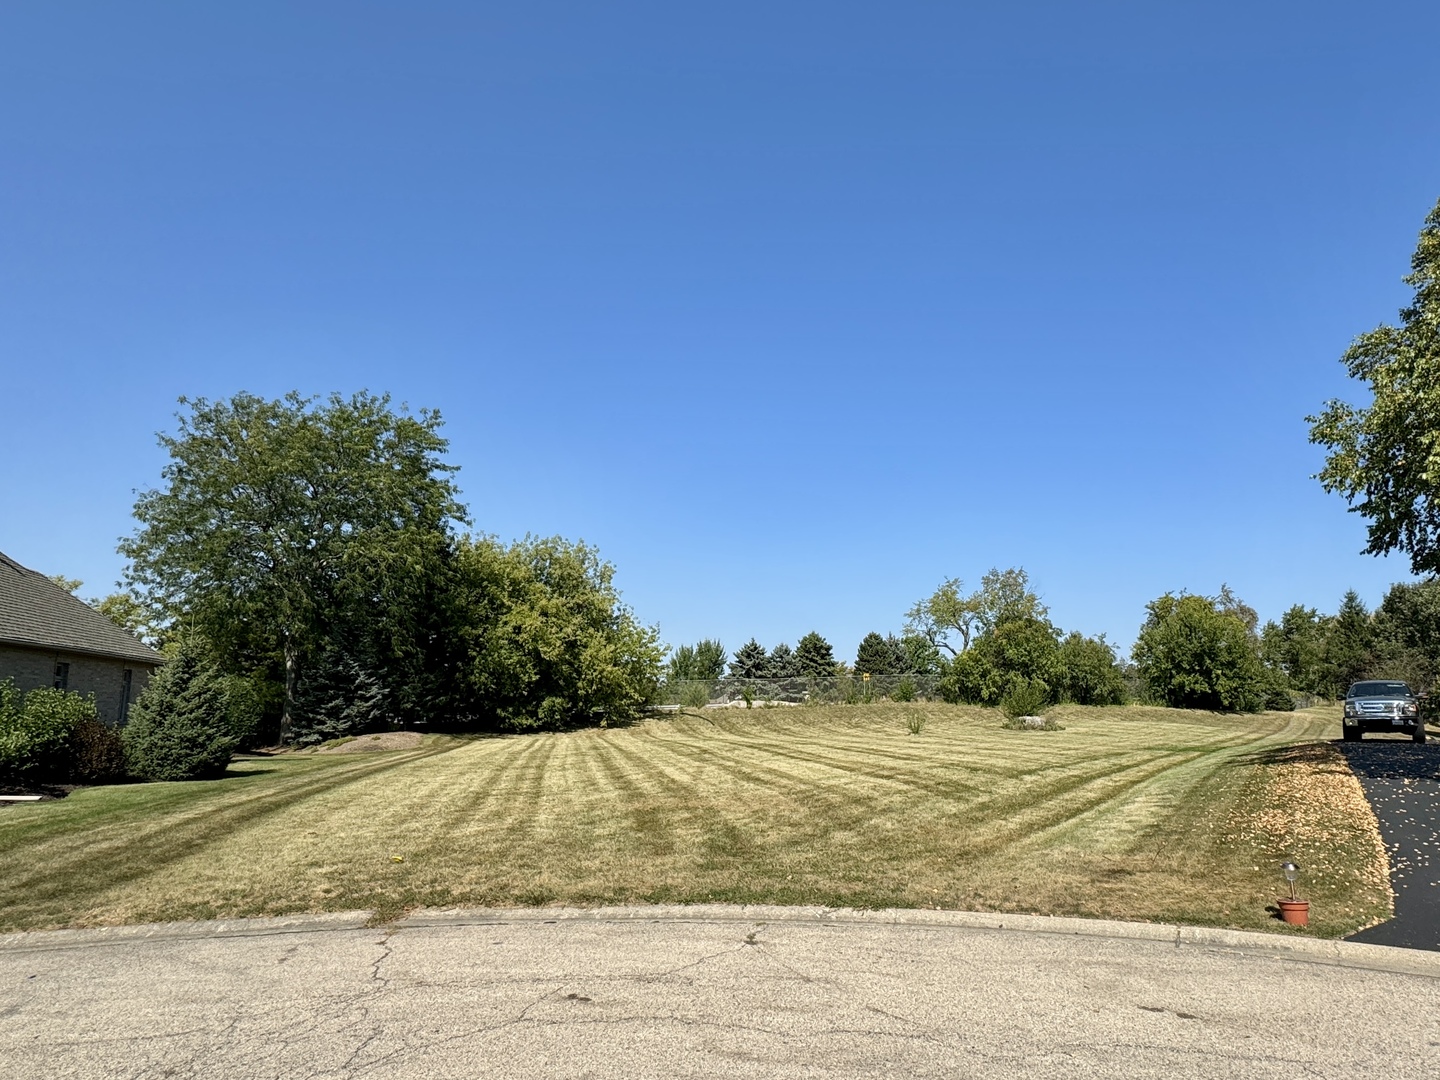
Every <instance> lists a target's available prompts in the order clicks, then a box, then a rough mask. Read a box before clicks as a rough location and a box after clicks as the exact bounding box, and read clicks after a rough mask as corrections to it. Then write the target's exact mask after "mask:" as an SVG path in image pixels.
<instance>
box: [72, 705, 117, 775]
mask: <svg viewBox="0 0 1440 1080" xmlns="http://www.w3.org/2000/svg"><path fill="white" fill-rule="evenodd" d="M69 774H70V779H71V780H73V781H74V782H75V783H77V784H113V783H116V782H117V781H120V780H124V779H125V742H124V740H123V739H121V737H120V733H119V732H118V731H116V730H115V729H114V728H112V727H111V726H110V725H109V724H103V723H101V722H100V721H99V720H96V719H93V718H91V717H86V718H85V719H84V720H81V721H80V722H79V723H77V724H76V725H75V727H74V728H73V729H72V730H71V732H70V768H69Z"/></svg>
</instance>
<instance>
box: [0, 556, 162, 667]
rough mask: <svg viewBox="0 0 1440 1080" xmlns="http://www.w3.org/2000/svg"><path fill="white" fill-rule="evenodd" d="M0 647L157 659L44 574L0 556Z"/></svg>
mask: <svg viewBox="0 0 1440 1080" xmlns="http://www.w3.org/2000/svg"><path fill="white" fill-rule="evenodd" d="M0 644H5V645H24V646H29V647H30V648H39V649H55V650H58V651H61V652H76V653H89V654H91V655H93V656H109V657H114V658H115V659H117V660H133V661H134V662H135V663H137V664H150V665H155V664H159V663H160V662H161V659H162V658H161V656H160V654H159V653H157V652H156V651H155V650H154V649H152V648H150V647H149V646H148V645H146V644H144V643H143V642H142V641H140V639H139V638H137V637H135V635H134V634H131V633H130V632H129V631H127V630H124V629H122V628H121V627H119V626H117V625H116V624H115V623H114V622H112V621H111V620H110V619H108V618H106V617H105V616H104V615H101V614H100V612H98V611H96V610H95V609H94V608H92V607H91V606H90V605H89V604H87V603H85V601H84V600H81V599H80V598H79V597H78V596H72V595H71V594H70V593H68V592H66V591H65V590H64V589H62V588H60V586H59V585H56V584H55V583H54V582H53V581H51V580H50V579H49V578H47V577H46V576H45V575H44V574H37V573H36V572H35V571H34V570H29V569H27V568H26V567H23V566H21V565H20V564H19V563H17V562H16V561H15V560H14V559H11V558H9V557H7V556H6V555H5V553H4V552H0Z"/></svg>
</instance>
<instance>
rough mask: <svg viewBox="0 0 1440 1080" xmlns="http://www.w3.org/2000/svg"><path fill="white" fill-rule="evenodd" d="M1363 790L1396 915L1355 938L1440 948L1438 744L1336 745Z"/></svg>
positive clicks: (1382, 739) (1376, 741) (1387, 740)
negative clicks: (1384, 853)
mask: <svg viewBox="0 0 1440 1080" xmlns="http://www.w3.org/2000/svg"><path fill="white" fill-rule="evenodd" d="M1335 745H1336V746H1337V747H1339V748H1340V750H1341V752H1342V753H1344V755H1345V757H1346V758H1347V759H1348V760H1349V762H1350V769H1351V771H1352V772H1354V774H1355V775H1356V776H1357V777H1358V778H1359V780H1360V786H1361V787H1362V788H1364V789H1365V796H1366V798H1368V799H1369V800H1370V805H1371V806H1372V807H1374V809H1375V816H1376V817H1377V818H1378V819H1379V821H1380V835H1381V837H1382V838H1383V839H1384V840H1385V847H1386V849H1387V850H1388V851H1389V853H1390V883H1391V885H1392V886H1394V889H1395V917H1394V918H1393V919H1391V920H1390V921H1389V922H1385V923H1381V924H1380V925H1379V926H1372V927H1370V929H1368V930H1362V931H1360V932H1359V933H1358V934H1354V935H1352V936H1351V938H1350V940H1351V941H1363V942H1368V943H1370V944H1372V945H1398V946H1401V947H1404V948H1410V949H1436V950H1440V741H1436V739H1435V731H1434V728H1433V727H1432V729H1431V740H1430V741H1429V742H1424V743H1416V742H1412V741H1411V740H1410V739H1408V738H1397V737H1394V736H1379V737H1376V736H1373V735H1370V736H1367V737H1366V738H1365V739H1364V740H1362V741H1361V742H1358V743H1347V742H1337V743H1336V744H1335Z"/></svg>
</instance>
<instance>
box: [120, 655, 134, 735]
mask: <svg viewBox="0 0 1440 1080" xmlns="http://www.w3.org/2000/svg"><path fill="white" fill-rule="evenodd" d="M134 676H135V673H134V672H133V671H131V670H130V669H129V668H128V667H127V668H126V669H125V674H124V675H122V676H121V677H120V723H122V724H123V723H125V721H126V720H129V719H130V683H131V681H132V680H133V678H134Z"/></svg>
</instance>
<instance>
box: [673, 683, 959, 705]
mask: <svg viewBox="0 0 1440 1080" xmlns="http://www.w3.org/2000/svg"><path fill="white" fill-rule="evenodd" d="M938 682H939V678H938V677H937V676H935V675H870V676H864V675H841V676H837V677H835V678H828V679H812V678H794V679H736V678H724V679H713V680H673V681H667V682H664V683H662V684H661V686H660V698H659V700H658V701H657V702H656V705H657V706H658V707H659V708H661V709H703V708H723V707H725V706H741V707H743V706H746V705H750V706H754V705H766V704H785V705H858V704H864V703H866V702H870V701H939V700H940V694H939V691H938V689H937V685H936V684H937V683H938Z"/></svg>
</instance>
